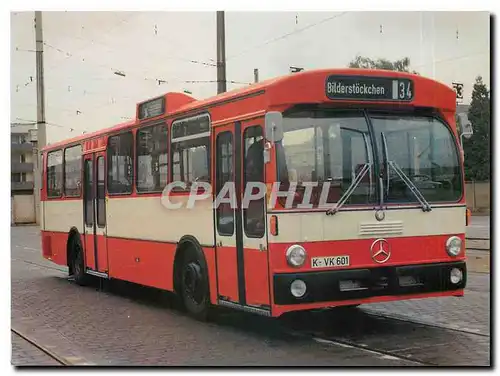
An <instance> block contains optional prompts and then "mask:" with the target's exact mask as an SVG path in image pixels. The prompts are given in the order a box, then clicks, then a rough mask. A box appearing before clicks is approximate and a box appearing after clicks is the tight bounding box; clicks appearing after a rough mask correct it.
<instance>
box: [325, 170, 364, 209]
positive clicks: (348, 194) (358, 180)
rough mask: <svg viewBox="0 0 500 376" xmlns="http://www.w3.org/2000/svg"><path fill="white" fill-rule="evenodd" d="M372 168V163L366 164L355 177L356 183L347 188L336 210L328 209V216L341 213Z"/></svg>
mask: <svg viewBox="0 0 500 376" xmlns="http://www.w3.org/2000/svg"><path fill="white" fill-rule="evenodd" d="M371 166H372V163H365V164H364V165H363V168H362V169H361V171H359V172H358V174H357V175H356V176H355V178H354V181H353V182H352V183H351V185H350V186H349V188H347V191H345V193H344V194H343V195H342V197H341V198H340V200H339V201H338V202H337V205H335V207H334V208H331V209H328V210H327V211H326V215H334V214H335V213H337V212H338V211H339V209H340V208H341V207H342V205H344V204H345V202H346V201H347V200H348V199H349V197H351V195H352V194H353V193H354V190H355V189H356V188H357V187H358V185H359V183H361V180H362V179H363V178H364V177H365V175H366V173H367V172H368V171H369V170H370V168H371Z"/></svg>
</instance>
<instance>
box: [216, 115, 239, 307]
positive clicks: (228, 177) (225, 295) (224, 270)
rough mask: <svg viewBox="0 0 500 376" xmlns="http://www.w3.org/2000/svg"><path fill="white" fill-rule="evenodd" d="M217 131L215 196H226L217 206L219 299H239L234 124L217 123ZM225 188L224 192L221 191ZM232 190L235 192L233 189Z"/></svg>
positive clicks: (233, 300) (236, 301) (237, 300)
mask: <svg viewBox="0 0 500 376" xmlns="http://www.w3.org/2000/svg"><path fill="white" fill-rule="evenodd" d="M214 135H215V163H214V165H215V191H214V194H215V197H221V198H222V197H223V199H221V200H220V201H224V200H225V201H226V202H220V203H219V205H218V206H217V207H216V209H215V218H214V219H215V240H216V254H215V257H216V263H217V291H218V300H219V302H231V303H238V302H239V300H240V299H239V291H238V286H239V283H238V250H237V246H236V245H237V241H236V231H235V227H236V226H235V203H234V205H231V204H230V203H229V202H227V201H228V199H231V198H233V199H235V196H234V193H235V180H234V166H235V153H234V148H235V145H234V125H232V124H231V125H228V126H223V127H217V128H215V129H214ZM223 189H224V192H225V194H224V192H221V191H222V190H223ZM230 190H232V192H231V191H230Z"/></svg>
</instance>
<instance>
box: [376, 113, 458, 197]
mask: <svg viewBox="0 0 500 376" xmlns="http://www.w3.org/2000/svg"><path fill="white" fill-rule="evenodd" d="M370 120H371V123H372V124H373V129H374V133H375V137H376V140H377V146H378V150H380V152H379V157H380V156H383V152H382V151H383V149H384V148H385V151H386V153H387V156H386V159H387V160H386V161H383V157H382V158H379V162H380V165H381V168H382V170H383V171H384V172H385V179H384V196H385V200H386V201H387V202H396V203H398V202H415V201H416V199H415V196H414V195H413V194H412V193H411V190H410V188H409V187H408V186H407V184H405V183H404V182H403V179H401V177H400V176H399V175H398V174H397V172H396V171H395V169H394V168H391V167H390V166H388V165H387V162H393V163H395V164H396V165H397V166H398V167H399V168H400V169H401V170H402V171H403V172H404V174H406V176H408V177H409V178H410V180H411V181H412V182H413V184H414V185H415V187H416V188H417V189H418V190H419V191H420V192H421V193H422V195H423V196H424V198H425V199H426V200H427V201H428V202H453V201H457V200H458V199H459V198H460V196H461V193H462V178H461V173H460V162H459V154H458V150H457V147H456V143H455V141H454V137H453V135H452V133H451V132H450V130H449V129H448V127H446V125H445V124H444V123H442V122H441V121H439V120H437V119H436V118H433V117H425V116H409V115H405V116H399V115H391V114H382V115H380V114H371V115H370ZM384 136H385V140H386V142H385V144H386V145H384V142H383V138H384Z"/></svg>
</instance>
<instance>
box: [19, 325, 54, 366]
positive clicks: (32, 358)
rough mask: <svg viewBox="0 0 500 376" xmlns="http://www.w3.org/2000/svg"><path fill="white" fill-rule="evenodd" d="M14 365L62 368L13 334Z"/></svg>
mask: <svg viewBox="0 0 500 376" xmlns="http://www.w3.org/2000/svg"><path fill="white" fill-rule="evenodd" d="M11 341H12V365H14V366H60V363H59V362H58V361H57V360H55V359H53V358H51V357H50V356H49V355H47V354H45V353H44V352H43V351H41V350H39V349H38V348H37V347H35V346H34V345H32V344H31V343H29V342H28V341H26V340H25V339H23V338H22V337H20V336H18V335H17V334H15V333H12V334H11Z"/></svg>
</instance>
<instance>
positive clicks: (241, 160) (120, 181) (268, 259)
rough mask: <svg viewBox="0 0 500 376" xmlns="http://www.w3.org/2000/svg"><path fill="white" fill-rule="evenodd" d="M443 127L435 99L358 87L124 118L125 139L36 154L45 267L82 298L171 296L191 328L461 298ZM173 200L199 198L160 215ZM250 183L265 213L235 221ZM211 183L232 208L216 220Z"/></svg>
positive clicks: (260, 95) (397, 84)
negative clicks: (231, 194)
mask: <svg viewBox="0 0 500 376" xmlns="http://www.w3.org/2000/svg"><path fill="white" fill-rule="evenodd" d="M455 109H456V102H455V92H454V91H453V90H452V89H451V88H449V87H447V86H446V85H444V84H441V83H439V82H436V81H433V80H431V79H428V78H424V77H421V76H417V75H412V74H407V73H400V72H392V71H382V70H357V69H338V70H336V69H331V70H314V71H306V72H301V73H296V74H292V75H288V76H284V77H279V78H275V79H271V80H268V81H265V82H261V83H257V84H254V85H251V86H249V87H246V88H244V89H240V90H234V91H231V92H227V93H223V94H220V95H217V96H215V97H212V98H209V99H206V100H195V99H194V98H192V97H190V96H188V95H185V94H182V93H167V94H165V95H164V96H161V97H158V98H154V99H151V100H148V101H145V102H142V103H139V104H138V105H137V108H136V118H135V120H134V121H131V122H129V123H124V124H119V125H116V126H114V127H111V128H108V129H103V130H100V131H97V132H94V133H91V134H85V135H83V136H80V137H76V138H74V139H70V140H66V141H63V142H58V143H55V144H52V145H49V146H47V147H46V148H45V149H44V150H43V165H44V176H43V182H44V183H43V186H42V192H41V201H42V202H41V213H42V214H41V233H42V248H43V257H45V258H46V259H48V260H51V261H53V262H55V263H57V264H59V265H67V266H68V267H69V273H70V275H72V276H73V277H74V279H75V280H76V282H78V283H81V284H83V283H84V282H85V279H86V278H87V277H88V276H89V275H94V276H97V277H101V278H113V279H120V280H126V281H130V282H133V283H137V284H141V285H146V286H152V287H155V288H159V289H164V290H168V291H173V292H175V293H176V294H177V295H178V296H179V297H180V298H181V301H182V302H183V303H184V305H185V307H186V309H187V311H188V312H189V313H190V314H192V315H193V316H195V317H198V318H204V317H206V314H207V312H208V311H209V309H211V308H212V307H213V306H218V305H219V306H226V307H232V308H236V309H241V310H245V311H249V312H253V313H257V314H262V315H267V316H274V317H276V316H280V315H281V314H283V313H285V312H290V311H297V310H310V309H322V308H328V307H335V306H354V305H359V304H366V303H373V302H385V301H393V300H401V299H412V298H426V297H443V296H462V295H463V293H464V287H465V284H466V264H465V259H466V257H465V236H464V234H465V228H466V225H467V214H466V203H465V195H464V173H463V157H462V154H461V153H460V144H459V142H458V140H459V136H458V133H457V125H456V122H455ZM171 182H183V183H185V184H184V186H176V187H175V188H174V189H172V190H170V191H168V193H167V196H168V197H167V198H168V199H169V200H170V201H172V202H177V203H181V204H182V203H186V201H187V200H188V199H189V197H190V193H191V192H192V189H191V188H192V187H193V186H196V184H195V183H198V182H206V183H209V184H211V186H212V187H213V192H212V195H211V197H207V195H205V197H204V198H203V199H199V197H198V199H199V200H197V202H196V205H195V206H194V207H193V208H187V207H186V205H184V206H182V207H180V208H178V209H175V210H174V209H168V208H167V207H166V206H165V205H163V203H162V201H163V199H164V198H165V196H164V195H163V193H162V192H163V191H164V189H165V187H166V186H167V184H169V183H171ZM252 182H261V183H265V184H266V186H267V192H266V195H265V196H264V197H263V198H261V199H259V200H254V201H252V202H251V203H250V206H248V208H242V205H241V202H242V198H243V193H244V192H245V191H246V188H247V187H248V184H250V183H252ZM276 182H278V183H280V186H279V192H277V191H276V190H275V187H276V184H274V183H276ZM227 183H231V184H234V187H235V192H236V206H232V205H229V204H227V203H222V204H220V205H219V206H217V207H215V208H214V206H213V201H214V200H213V199H214V197H216V196H217V195H218V193H219V192H220V191H221V189H223V187H224V186H225V185H226V184H227ZM292 186H293V188H294V193H293V195H292V199H291V205H286V203H285V201H284V200H285V198H284V197H281V196H282V194H283V191H284V192H285V194H286V193H287V192H290V187H292ZM196 192H198V191H196ZM273 194H275V195H276V194H277V195H279V196H280V197H278V199H277V200H276V203H275V204H272V205H269V198H270V196H272V195H273ZM321 199H324V200H323V201H324V202H326V204H327V207H326V208H325V205H321V202H322V201H321Z"/></svg>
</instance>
